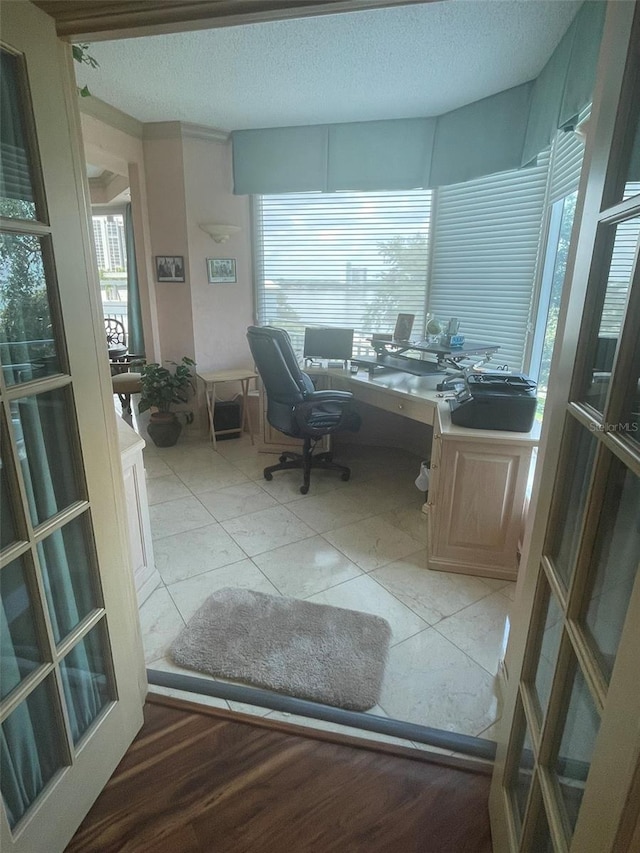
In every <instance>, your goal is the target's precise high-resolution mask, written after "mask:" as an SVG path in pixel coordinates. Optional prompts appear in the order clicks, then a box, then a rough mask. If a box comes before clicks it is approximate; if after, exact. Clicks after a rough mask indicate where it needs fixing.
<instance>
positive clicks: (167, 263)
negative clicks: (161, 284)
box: [156, 255, 184, 281]
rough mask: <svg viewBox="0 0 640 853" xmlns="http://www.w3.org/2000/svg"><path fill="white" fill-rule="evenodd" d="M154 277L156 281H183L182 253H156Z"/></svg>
mask: <svg viewBox="0 0 640 853" xmlns="http://www.w3.org/2000/svg"><path fill="white" fill-rule="evenodd" d="M156 279H157V280H158V281H184V257H183V256H182V255H156Z"/></svg>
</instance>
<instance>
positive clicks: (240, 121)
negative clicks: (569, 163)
mask: <svg viewBox="0 0 640 853" xmlns="http://www.w3.org/2000/svg"><path fill="white" fill-rule="evenodd" d="M580 5H581V3H580V2H579V0H551V2H547V0H447V2H438V3H426V4H424V5H411V6H397V7H394V8H386V9H377V10H372V11H363V12H352V13H347V14H340V15H327V16H321V17H316V18H300V19H297V20H287V21H274V22H268V23H263V24H250V25H244V26H237V27H227V28H222V29H213V30H203V31H199V32H188V33H175V34H171V35H161V36H149V37H146V38H134V39H125V40H122V41H111V42H101V43H95V44H93V45H91V48H90V51H89V52H90V53H91V54H92V55H93V56H95V58H96V59H97V60H98V62H99V63H100V67H99V68H97V69H88V68H86V66H78V65H76V68H77V71H78V81H79V83H80V85H84V84H85V83H86V84H87V85H88V86H89V88H90V90H91V92H92V94H94V95H95V96H97V97H99V98H101V99H102V100H104V101H107V102H108V103H110V104H112V105H113V106H115V107H118V108H119V109H121V110H123V111H124V112H126V113H129V114H130V115H132V116H134V117H135V118H137V119H139V120H140V121H143V122H153V121H184V122H192V123H194V124H203V125H208V126H210V127H216V128H220V129H223V130H235V129H240V128H250V127H279V126H287V125H296V124H316V123H324V122H343V121H367V120H372V119H385V118H405V117H412V116H428V115H438V114H439V113H442V112H446V111H447V110H450V109H455V108H456V107H459V106H462V105H463V104H466V103H470V102H472V101H476V100H478V99H480V98H483V97H486V96H488V95H491V94H494V93H495V92H499V91H502V90H503V89H508V88H510V87H511V86H516V85H518V84H519V83H523V82H525V81H527V80H530V79H531V78H533V77H535V76H536V75H537V74H538V72H539V71H540V70H541V68H542V67H543V66H544V64H545V62H546V61H547V59H548V58H549V56H550V55H551V53H552V51H553V49H554V48H555V46H556V44H557V43H558V41H559V40H560V38H561V36H562V35H563V33H564V32H565V30H566V29H567V27H568V26H569V23H570V22H571V20H572V18H573V16H574V15H575V14H576V12H577V10H578V8H579V7H580Z"/></svg>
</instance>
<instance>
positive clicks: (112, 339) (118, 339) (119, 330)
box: [104, 317, 127, 348]
mask: <svg viewBox="0 0 640 853" xmlns="http://www.w3.org/2000/svg"><path fill="white" fill-rule="evenodd" d="M104 330H105V332H106V335H107V346H108V347H117V346H122V347H125V348H126V346H127V333H126V332H125V330H124V325H123V323H121V321H120V320H114V319H113V318H112V317H105V318H104Z"/></svg>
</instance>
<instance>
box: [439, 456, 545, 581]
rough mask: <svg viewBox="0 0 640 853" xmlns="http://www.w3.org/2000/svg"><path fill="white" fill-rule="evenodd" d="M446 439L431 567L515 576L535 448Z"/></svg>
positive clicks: (468, 572) (469, 572)
mask: <svg viewBox="0 0 640 853" xmlns="http://www.w3.org/2000/svg"><path fill="white" fill-rule="evenodd" d="M437 443H438V442H434V444H437ZM441 443H442V452H441V459H440V463H439V470H438V471H437V484H436V491H435V493H434V494H433V495H431V499H432V501H433V506H432V508H431V513H432V514H433V515H434V519H433V524H432V528H433V539H432V544H431V549H430V556H429V566H430V567H431V568H436V569H440V570H443V571H458V572H464V573H466V574H474V575H481V576H489V577H500V578H507V579H509V578H514V577H515V575H516V573H517V568H518V537H519V532H520V520H521V517H522V507H523V504H524V494H525V488H526V482H527V474H528V468H529V463H530V460H531V448H529V447H522V446H518V445H510V444H507V443H505V444H492V443H489V442H486V443H485V442H473V441H451V440H449V441H447V440H446V439H445V440H441Z"/></svg>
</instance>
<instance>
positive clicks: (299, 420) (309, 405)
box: [247, 326, 360, 495]
mask: <svg viewBox="0 0 640 853" xmlns="http://www.w3.org/2000/svg"><path fill="white" fill-rule="evenodd" d="M247 340H248V341H249V347H250V348H251V353H252V355H253V358H254V361H255V363H256V370H257V371H258V373H259V374H260V378H261V379H262V382H263V384H264V388H265V391H266V394H267V420H268V421H269V423H270V424H271V426H272V427H274V429H277V430H278V431H279V432H282V433H284V435H288V436H291V437H292V438H301V439H302V440H303V447H302V453H293V452H291V451H285V452H284V453H283V454H282V455H281V456H280V462H279V464H278V465H270V466H269V467H268V468H265V469H264V478H265V480H271V479H273V472H274V471H284V470H287V469H291V468H299V469H302V472H303V481H302V485H301V486H300V492H301V493H302V494H303V495H306V494H307V492H308V491H309V483H310V480H311V469H312V468H324V469H330V470H333V471H340V472H341V474H342V479H343V480H348V479H349V477H350V476H351V471H350V469H349V468H347V467H346V466H345V465H338V464H337V463H336V462H334V461H333V457H332V454H331V453H317V454H315V455H314V453H313V447H314V446H315V444H316V443H317V442H318V441H319V440H320V439H321V438H322V437H323V436H325V435H333V434H334V433H337V432H344V431H350V432H357V430H358V429H360V415H358V413H357V412H355V411H353V409H352V405H351V401H352V400H353V394H351V393H350V392H349V391H316V390H315V388H314V385H313V382H312V381H311V379H310V378H309V376H307V374H306V373H303V372H302V371H301V370H300V367H299V365H298V361H297V359H296V356H295V353H294V352H293V348H292V346H291V340H290V339H289V335H288V334H287V333H286V332H285V331H284V330H283V329H275V328H273V327H272V326H249V328H248V329H247Z"/></svg>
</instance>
